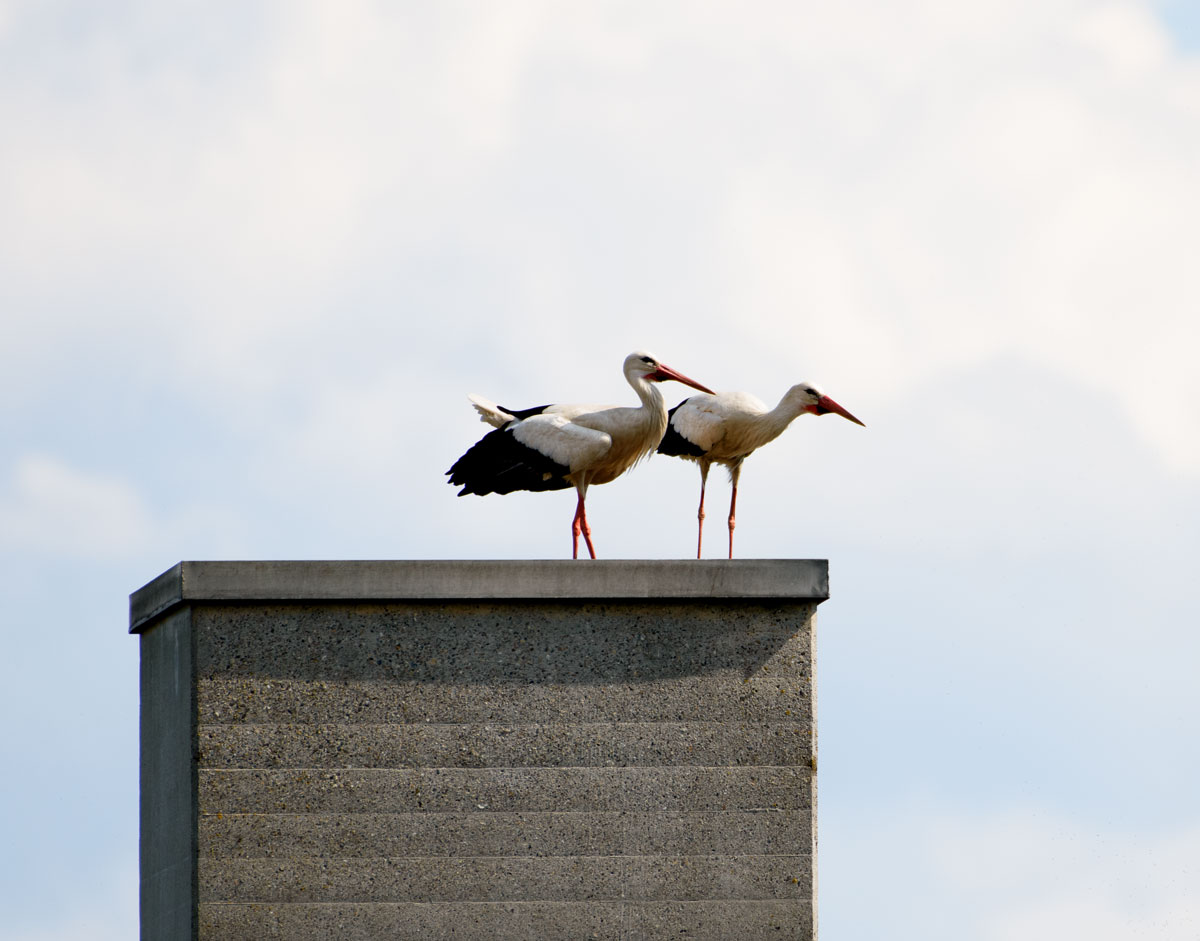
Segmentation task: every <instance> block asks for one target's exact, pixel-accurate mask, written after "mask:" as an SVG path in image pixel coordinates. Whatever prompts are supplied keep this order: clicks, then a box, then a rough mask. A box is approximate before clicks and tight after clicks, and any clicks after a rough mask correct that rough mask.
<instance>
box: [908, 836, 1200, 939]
mask: <svg viewBox="0 0 1200 941" xmlns="http://www.w3.org/2000/svg"><path fill="white" fill-rule="evenodd" d="M930 824H931V825H930V833H929V836H930V843H931V850H932V855H933V858H934V865H935V867H936V870H935V871H936V872H937V873H938V874H939V875H940V876H941V877H942V878H944V879H945V880H946V883H947V886H946V890H947V891H948V892H950V893H952V894H957V893H964V894H966V895H967V896H968V897H969V898H970V899H972V900H973V902H974V904H975V905H977V906H978V911H979V912H980V916H979V919H978V921H979V928H980V929H981V933H979V934H973V936H974V937H979V938H983V939H987V941H1057V939H1060V938H1064V937H1087V938H1095V939H1097V941H1109V939H1111V941H1125V939H1129V938H1154V939H1156V941H1176V939H1177V941H1190V939H1193V938H1195V937H1197V935H1198V934H1200V899H1197V898H1196V893H1195V885H1196V881H1195V880H1196V876H1197V875H1198V874H1200V825H1193V826H1192V827H1191V828H1190V829H1187V830H1184V831H1180V832H1172V833H1167V834H1139V833H1128V832H1122V831H1121V830H1119V829H1117V828H1115V827H1106V828H1103V829H1101V828H1094V829H1093V828H1083V827H1081V826H1080V825H1079V824H1077V823H1070V822H1066V821H1059V820H1053V819H1047V818H1045V817H1039V816H1035V815H1026V814H1016V813H1014V814H1010V815H1006V816H1003V817H997V818H993V819H990V820H983V821H980V820H969V819H967V820H963V819H958V820H955V819H943V820H940V821H930Z"/></svg>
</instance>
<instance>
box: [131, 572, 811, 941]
mask: <svg viewBox="0 0 1200 941" xmlns="http://www.w3.org/2000/svg"><path fill="white" fill-rule="evenodd" d="M158 590H159V592H160V593H161V586H160V587H159V589H158ZM820 600H822V599H821V598H811V599H806V598H797V599H787V598H783V599H767V600H760V599H721V598H714V599H672V600H667V601H655V600H647V599H627V600H621V599H598V600H588V599H583V600H561V599H549V600H545V601H539V600H536V599H532V600H531V599H519V598H518V599H511V600H488V599H481V600H473V601H455V600H439V599H433V600H429V599H421V600H409V601H402V600H401V601H396V600H391V601H377V600H374V599H364V600H361V601H355V600H353V599H344V598H339V599H335V600H330V601H321V600H312V601H308V600H304V601H295V600H288V601H278V600H275V601H272V600H261V601H244V600H235V601H222V600H204V599H197V598H193V599H190V600H187V601H186V602H185V603H184V604H182V606H179V605H176V607H175V608H172V609H170V610H171V611H172V613H171V614H170V615H169V616H168V617H166V618H163V619H162V620H161V621H159V622H154V621H146V622H145V626H143V627H142V628H141V630H142V631H143V633H142V643H143V652H144V657H145V653H146V651H147V650H150V651H152V652H153V658H152V661H151V666H152V667H153V669H155V670H157V671H159V674H161V675H158V676H157V678H156V677H155V676H150V677H149V678H147V676H146V674H145V673H144V675H143V702H144V706H145V703H146V701H147V692H146V691H147V690H150V693H151V694H152V695H151V696H150V699H151V701H154V696H155V695H157V696H158V698H159V699H164V697H165V696H166V693H165V692H164V691H166V690H174V689H175V687H174V685H172V684H173V683H174V682H175V679H177V677H172V679H171V683H168V682H167V681H166V674H167V673H168V672H169V671H170V670H172V669H175V670H176V672H177V671H178V668H180V665H181V664H180V663H174V664H172V663H171V662H169V661H170V657H171V655H172V651H176V650H186V654H187V656H186V657H184V658H182V660H181V663H182V666H183V668H185V669H186V670H188V671H190V675H189V676H187V677H186V680H187V682H189V683H190V684H191V693H190V698H189V697H188V696H184V697H182V698H180V696H179V695H178V694H175V695H174V698H171V699H170V700H169V701H170V702H172V703H184V704H185V705H184V706H179V705H174V706H173V707H172V708H173V710H174V711H173V712H172V717H173V718H172V719H171V721H170V722H169V723H167V725H168V726H169V727H166V728H164V727H163V725H164V723H163V722H162V721H158V722H156V723H152V724H151V725H150V726H147V724H146V723H147V720H146V716H145V714H143V805H144V806H145V805H146V800H147V794H146V791H147V789H148V788H149V789H150V790H151V792H153V790H154V788H155V781H154V780H148V779H147V776H146V775H147V772H146V767H147V765H146V760H145V753H146V750H147V748H148V747H150V748H152V749H153V747H154V743H152V742H147V740H146V735H147V734H148V733H147V728H150V729H151V731H150V733H149V734H152V735H154V736H158V737H159V738H160V739H161V740H162V741H163V742H165V741H168V740H170V739H172V738H177V737H178V736H181V735H182V736H186V737H188V739H189V740H190V742H191V748H190V750H189V751H188V754H190V756H191V759H192V761H191V765H190V766H189V767H184V765H182V764H181V763H180V762H181V760H185V759H186V756H185V758H184V759H181V758H180V754H181V753H180V749H179V748H178V747H175V748H174V750H173V751H170V752H169V754H170V755H171V756H172V759H171V760H172V761H173V764H172V765H171V767H170V769H169V770H170V771H171V775H172V777H171V781H172V787H173V788H174V790H173V791H172V794H173V795H176V796H174V797H172V802H169V803H168V804H166V805H163V802H162V801H161V800H160V801H157V802H156V801H154V800H152V801H151V804H152V806H153V807H154V813H155V815H156V816H155V817H154V819H155V820H156V821H158V820H160V819H166V820H167V821H168V824H167V825H165V826H164V828H163V832H164V834H167V836H168V837H169V840H170V842H169V844H166V843H164V844H163V845H164V846H167V847H168V848H169V849H170V850H171V853H172V854H173V856H172V859H175V860H177V859H178V857H179V854H180V850H179V847H181V846H182V847H186V846H188V845H191V846H193V847H194V848H195V849H194V852H195V859H194V867H193V871H192V873H191V876H190V877H186V878H185V877H183V876H180V877H178V878H176V879H175V880H174V882H168V883H167V885H168V889H169V890H170V891H176V890H178V891H181V892H182V891H185V890H186V891H188V892H190V893H191V897H190V910H191V912H192V936H193V937H196V938H200V939H206V941H233V939H259V938H286V939H294V941H308V939H317V938H338V939H342V938H348V939H358V938H361V939H376V938H380V939H382V938H388V939H392V938H422V939H435V938H463V939H484V938H488V939H517V938H522V939H524V938H530V939H541V938H547V939H553V938H562V939H568V938H569V939H580V938H583V939H586V938H605V939H608V938H612V939H624V941H631V939H642V938H647V939H648V938H660V937H680V938H690V939H704V938H709V939H717V938H738V939H753V938H802V939H811V938H813V937H815V912H814V906H813V901H814V846H815V826H814V821H815V792H814V791H815V788H814V777H815V766H816V763H815V756H816V749H815V740H814V734H813V729H814V725H813V717H814V708H813V664H812V642H813V631H814V623H815V612H816V606H817V603H819V601H820ZM167 622H169V626H170V629H171V631H172V637H171V645H169V646H165V645H164V644H163V642H162V640H161V639H159V638H158V637H157V636H156V634H155V632H156V631H157V630H158V629H159V628H160V627H161V626H162V625H163V624H164V623H167ZM184 635H186V640H185V641H181V640H180V638H181V637H184ZM147 644H149V645H150V646H149V647H147V646H146V645H147ZM181 644H182V646H181ZM184 660H185V661H186V663H183V661H184ZM145 668H146V667H145V663H144V669H145ZM155 691H157V692H155ZM189 702H190V704H191V705H190V706H187V705H186V704H187V703H189ZM185 710H190V714H188V715H184V714H183V712H184V711H185ZM159 744H161V742H160V743H159ZM159 764H161V762H159ZM159 764H154V763H151V765H150V766H149V767H150V771H151V774H152V775H160V774H162V771H161V769H160V768H159ZM184 780H187V781H191V782H192V785H191V786H192V788H193V792H192V793H191V796H190V798H187V801H183V799H182V798H180V797H178V795H177V792H178V790H179V782H180V781H184ZM181 801H182V802H181ZM185 803H186V806H184V804H185ZM160 805H162V806H160ZM172 814H174V816H173V817H172V816H171V815H172ZM171 820H173V821H174V823H171ZM156 825H157V824H156ZM165 838H166V837H164V839H165ZM146 841H147V836H146V834H143V867H144V871H143V887H144V888H143V891H144V892H145V886H146V885H147V877H148V876H150V877H153V878H154V879H156V880H157V881H155V882H154V883H153V884H154V885H156V886H158V885H160V884H163V877H162V874H161V873H160V874H155V873H147V872H146V871H145V859H146V847H147V842H146ZM150 843H151V844H153V843H154V839H153V838H150ZM151 848H152V849H153V847H151ZM159 856H163V851H161V850H160V851H159V852H158V856H154V854H153V852H152V853H151V858H154V859H157V858H158V857H159ZM172 887H173V888H172ZM156 891H159V895H162V891H160V890H156ZM168 894H169V892H168ZM156 898H157V901H153V900H152V905H151V909H152V910H150V911H148V910H147V900H146V898H145V897H144V898H143V939H149V938H152V937H155V938H157V937H173V938H179V937H180V936H179V935H178V934H174V935H171V934H167V933H164V931H167V930H168V929H167V928H155V927H154V926H155V925H156V924H160V925H163V926H165V925H167V924H168V923H169V924H170V925H171V926H172V927H170V929H169V930H170V931H173V932H178V931H179V930H180V929H179V925H180V924H181V922H180V920H179V917H178V911H179V909H178V908H177V907H176V908H172V909H170V910H171V911H172V912H175V917H174V919H173V920H171V919H166V920H164V918H163V916H162V912H163V911H166V910H167V909H168V901H170V903H171V904H176V905H177V900H175V899H174V898H173V897H172V898H171V899H167V898H166V896H162V897H161V898H159V897H157V896H156ZM155 905H157V906H158V908H157V909H155V908H154V906H155ZM156 932H157V933H156Z"/></svg>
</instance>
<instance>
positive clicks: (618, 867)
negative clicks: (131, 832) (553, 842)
mask: <svg viewBox="0 0 1200 941" xmlns="http://www.w3.org/2000/svg"><path fill="white" fill-rule="evenodd" d="M811 867H812V857H811V856H675V857H662V856H575V857H556V856H542V857H535V856H525V857H522V856H488V857H438V856H435V857H420V858H415V859H414V858H373V859H371V858H351V859H344V858H297V859H283V860H281V859H235V860H219V861H215V860H201V865H200V872H199V888H200V901H201V902H210V901H225V902H417V901H423V902H488V901H494V902H500V901H513V902H560V901H584V900H591V901H600V900H608V901H618V900H622V899H626V900H634V901H704V900H709V901H715V900H717V899H738V900H751V899H754V900H764V899H789V898H790V899H797V898H803V897H804V895H803V893H804V892H805V890H806V889H807V881H808V875H809V871H810V869H811Z"/></svg>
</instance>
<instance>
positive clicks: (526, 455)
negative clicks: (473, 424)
mask: <svg viewBox="0 0 1200 941" xmlns="http://www.w3.org/2000/svg"><path fill="white" fill-rule="evenodd" d="M508 428H509V426H508V425H505V426H504V427H503V428H499V429H497V430H496V431H492V432H489V433H488V434H486V435H484V436H483V437H482V438H480V439H479V440H478V441H477V442H476V443H475V444H474V445H473V446H472V447H471V448H470V450H468V451H467V453H466V454H464V455H463V456H462V457H460V458H459V459H458V460H457V461H455V462H454V466H453V467H451V468H450V470H448V471H446V473H447V474H448V475H449V476H450V483H452V484H454V486H456V487H457V486H461V487H462V490H460V491H459V492H458V495H459V496H460V497H461V496H463V495H464V494H468V493H476V494H479V495H480V496H483V495H484V494H488V493H512V492H513V491H514V490H566V489H567V488H568V487H570V486H571V484H570V483H568V482H567V480H566V476H567V474H569V473H570V472H571V469H570V468H569V467H565V466H563V465H562V464H559V463H558V462H557V461H552V460H551V459H550V458H548V457H546V455H544V454H542V453H540V452H539V451H535V450H534V449H533V448H530V447H527V446H526V445H524V444H521V442H520V441H518V440H517V439H516V438H515V437H514V436H513V435H512V433H511V432H510V431H509V430H508Z"/></svg>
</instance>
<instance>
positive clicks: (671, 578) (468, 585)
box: [129, 559, 829, 634]
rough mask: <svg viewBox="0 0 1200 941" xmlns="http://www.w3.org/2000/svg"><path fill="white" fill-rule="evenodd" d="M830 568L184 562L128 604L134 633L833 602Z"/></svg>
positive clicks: (821, 562) (818, 562)
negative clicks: (581, 604) (198, 609)
mask: <svg viewBox="0 0 1200 941" xmlns="http://www.w3.org/2000/svg"><path fill="white" fill-rule="evenodd" d="M828 597H829V563H828V562H827V561H826V560H825V559H735V560H733V561H726V560H702V561H697V560H658V559H656V560H633V559H621V560H612V561H599V562H593V561H588V562H577V561H573V560H555V561H540V560H539V561H525V560H520V561H516V560H514V561H416V562H413V561H336V562H309V561H290V562H180V563H179V564H177V565H175V566H173V567H172V568H170V569H168V570H167V571H166V572H163V573H162V574H161V575H160V576H158V578H155V579H154V580H153V581H151V582H149V583H148V584H146V585H144V586H143V587H142V588H139V589H138V590H137V591H135V592H134V593H133V594H132V595H130V596H129V631H130V633H131V634H137V633H140V632H141V631H142V630H143V629H145V628H146V627H148V626H149V625H151V624H152V623H153V622H155V621H157V620H158V619H159V618H162V617H163V616H165V615H167V614H169V613H170V612H171V611H173V610H174V609H176V608H178V607H179V606H180V605H184V604H190V603H194V602H205V601H216V602H228V601H316V600H320V601H422V600H431V601H433V600H444V601H465V600H472V599H491V600H501V599H503V600H543V601H555V600H568V599H570V600H588V599H591V600H631V599H647V600H663V601H679V600H691V599H711V600H713V601H730V600H739V599H746V600H749V599H753V600H758V601H770V600H780V601H816V602H820V601H824V600H826V599H827V598H828Z"/></svg>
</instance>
